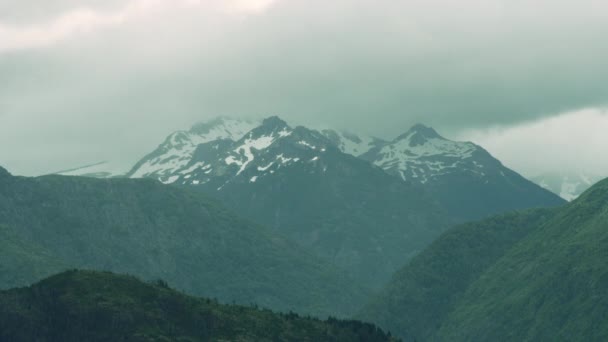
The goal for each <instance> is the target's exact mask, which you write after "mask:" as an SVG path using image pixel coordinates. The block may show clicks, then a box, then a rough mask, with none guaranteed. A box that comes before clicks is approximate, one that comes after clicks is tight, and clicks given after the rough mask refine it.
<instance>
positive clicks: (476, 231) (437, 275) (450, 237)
mask: <svg viewBox="0 0 608 342" xmlns="http://www.w3.org/2000/svg"><path fill="white" fill-rule="evenodd" d="M554 212H555V209H534V210H529V211H525V212H517V213H510V214H504V215H500V216H496V217H493V218H489V219H486V220H483V221H480V222H474V223H468V224H464V225H462V226H459V227H456V228H453V229H451V230H450V231H448V232H447V233H445V234H443V235H442V236H441V237H440V238H439V239H437V240H436V241H435V242H433V243H432V244H431V245H430V246H429V247H428V248H427V249H426V250H424V251H423V252H422V253H421V254H419V255H418V256H416V257H415V258H414V259H413V260H412V261H411V262H410V263H409V264H408V265H407V266H406V267H404V268H402V269H401V270H400V271H399V272H397V273H396V274H395V276H393V279H392V280H391V282H390V283H389V285H388V286H387V287H386V288H385V289H384V290H383V292H382V293H381V294H380V295H378V296H377V297H376V298H375V299H374V300H373V301H372V302H371V303H369V304H368V305H367V306H366V308H364V310H363V311H362V312H361V314H360V315H359V317H360V318H362V319H367V320H372V321H374V322H376V323H377V324H379V325H381V326H382V327H384V328H386V329H389V330H390V331H392V332H395V333H396V334H398V335H399V336H403V337H406V338H407V339H408V340H409V339H411V340H418V341H426V340H428V339H430V338H431V337H432V336H433V334H434V333H435V332H436V330H437V328H438V327H439V326H440V325H441V323H442V321H443V320H444V319H445V317H446V316H447V314H448V313H449V311H450V310H451V309H452V308H453V306H454V305H456V303H457V302H458V299H459V298H460V297H461V296H462V294H463V293H464V291H466V289H467V287H468V286H469V285H470V283H471V282H472V281H474V280H475V279H477V278H478V277H479V276H480V274H481V273H483V272H484V271H485V270H486V269H487V268H488V267H490V266H491V265H492V264H493V263H495V262H496V260H497V259H498V258H500V257H501V256H502V255H503V254H504V253H505V251H506V250H508V249H509V248H510V247H512V246H513V245H514V244H515V243H516V242H517V241H519V240H520V239H522V238H523V237H525V236H526V235H527V234H528V233H529V232H530V231H532V230H533V229H535V227H537V225H539V224H542V223H543V222H545V221H547V220H548V219H549V218H550V217H551V216H552V215H553V213H554Z"/></svg>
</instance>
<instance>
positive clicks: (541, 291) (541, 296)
mask: <svg viewBox="0 0 608 342" xmlns="http://www.w3.org/2000/svg"><path fill="white" fill-rule="evenodd" d="M607 322H608V180H604V181H602V182H600V183H599V184H597V185H596V186H594V187H592V188H591V189H590V190H588V191H587V192H585V193H584V194H583V195H582V196H581V198H579V199H578V200H576V201H575V202H573V203H572V204H570V205H568V206H566V207H565V208H564V209H562V210H561V211H560V212H559V213H558V214H557V215H556V216H555V217H554V218H553V219H551V220H550V221H549V222H547V223H546V224H544V225H542V226H540V227H539V228H538V229H536V230H535V231H534V232H532V233H531V234H530V235H529V236H528V237H527V238H526V239H524V240H522V241H521V242H520V243H518V244H516V245H515V246H514V247H513V248H512V249H511V250H509V251H508V252H507V253H506V254H505V256H503V257H502V258H501V259H500V260H499V261H498V262H497V263H496V264H495V265H493V266H492V267H491V268H490V269H489V270H488V271H487V272H485V273H484V275H483V276H482V277H480V278H479V279H477V280H476V281H475V282H474V283H473V284H472V285H471V286H470V287H469V289H468V290H467V292H466V293H465V295H464V296H463V298H462V301H461V304H459V305H458V306H457V307H456V309H455V310H453V312H452V313H450V315H449V316H448V318H447V319H446V321H445V323H444V324H443V325H442V327H441V330H440V331H439V332H438V334H437V336H438V338H439V339H441V340H445V339H450V340H452V341H471V340H497V339H502V340H511V341H606V340H608V324H607Z"/></svg>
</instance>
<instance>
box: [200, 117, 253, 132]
mask: <svg viewBox="0 0 608 342" xmlns="http://www.w3.org/2000/svg"><path fill="white" fill-rule="evenodd" d="M243 123H246V124H251V123H252V121H250V120H244V119H234V118H231V117H227V116H218V117H215V118H213V119H211V120H209V121H201V122H199V123H196V124H194V125H193V126H192V127H191V128H190V131H189V133H192V134H198V135H206V134H209V133H211V132H212V131H213V130H214V129H217V128H218V127H221V126H235V125H238V124H243Z"/></svg>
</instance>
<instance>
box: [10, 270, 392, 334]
mask: <svg viewBox="0 0 608 342" xmlns="http://www.w3.org/2000/svg"><path fill="white" fill-rule="evenodd" d="M392 340H393V339H392V338H390V337H389V336H387V335H386V334H385V333H383V332H382V331H380V330H379V329H377V328H376V327H375V326H373V325H370V324H365V323H360V322H356V321H339V320H335V319H330V320H327V321H320V320H317V319H311V318H303V317H299V316H298V315H297V314H286V315H281V314H275V313H273V312H271V311H269V310H258V309H254V308H250V307H242V306H235V305H220V304H218V303H217V302H215V301H212V300H209V299H198V298H193V297H188V296H186V295H183V294H181V293H179V292H176V291H174V290H171V289H169V288H168V287H167V286H166V285H165V284H164V283H162V282H157V283H155V284H147V283H143V282H141V281H139V280H137V279H135V278H133V277H130V276H120V275H114V274H111V273H99V272H90V271H69V272H66V273H62V274H59V275H56V276H53V277H51V278H48V279H45V280H44V281H42V282H40V283H38V284H35V285H33V286H32V287H29V288H21V289H15V290H10V291H5V292H0V341H11V342H21V341H24V342H25V341H28V342H29V341H40V342H55V341H56V342H71V341H78V342H80V341H91V342H94V341H141V342H143V341H311V342H313V341H314V342H317V341H344V342H347V341H348V342H350V341H361V342H374V341H392Z"/></svg>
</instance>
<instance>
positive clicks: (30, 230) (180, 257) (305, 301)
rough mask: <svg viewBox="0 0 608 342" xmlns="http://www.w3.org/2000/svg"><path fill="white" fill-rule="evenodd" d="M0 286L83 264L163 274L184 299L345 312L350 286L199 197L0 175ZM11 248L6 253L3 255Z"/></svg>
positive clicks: (322, 264) (141, 186)
mask: <svg viewBox="0 0 608 342" xmlns="http://www.w3.org/2000/svg"><path fill="white" fill-rule="evenodd" d="M0 227H2V230H1V231H0V232H1V233H2V236H3V237H4V238H5V239H4V240H3V241H2V243H1V245H2V247H4V248H3V250H2V252H0V255H2V258H1V259H0V269H3V270H5V269H6V270H9V271H10V272H11V274H13V272H14V271H15V269H16V268H21V273H19V276H15V277H13V276H8V277H7V276H5V275H2V276H0V279H2V280H4V281H6V282H5V283H2V284H0V287H2V288H7V287H12V286H16V285H26V284H28V283H30V282H31V281H34V280H37V279H39V277H40V276H48V275H49V273H53V272H56V271H58V269H57V268H62V269H63V267H64V266H65V267H70V268H87V269H100V270H111V271H116V272H121V273H130V274H134V275H137V276H140V277H143V278H145V279H151V278H163V279H166V280H168V281H170V282H171V283H172V284H175V286H177V287H178V288H179V289H181V290H184V291H186V292H188V293H192V294H196V295H203V296H208V297H217V298H219V299H220V300H222V301H227V302H231V301H236V302H238V303H245V304H249V303H252V302H255V303H258V304H259V305H263V306H265V307H270V308H273V309H277V310H284V311H287V310H296V309H297V310H298V312H303V313H313V314H317V315H325V314H335V315H345V314H347V313H350V312H352V310H354V308H355V307H356V306H357V303H358V302H360V301H361V300H362V298H363V297H364V296H365V292H364V291H361V290H359V287H358V285H357V284H355V283H354V282H353V281H352V280H350V279H349V278H348V277H347V276H346V275H345V274H344V273H343V272H341V271H339V270H337V269H335V268H333V267H332V266H330V265H329V263H328V262H327V261H325V260H321V259H318V258H317V257H315V256H313V255H312V254H311V253H309V252H307V251H305V250H303V249H301V248H300V247H298V246H297V245H295V244H294V243H292V242H289V241H287V240H285V239H283V238H281V237H279V236H277V235H276V234H274V233H272V232H271V231H269V230H268V229H266V228H263V227H260V226H257V225H254V224H252V223H250V222H249V221H245V220H242V219H239V218H237V217H236V216H235V215H234V214H233V213H231V212H229V211H227V210H225V209H224V208H223V207H222V206H220V205H218V204H217V203H215V202H213V201H211V200H209V199H207V198H206V196H204V195H203V194H201V193H200V192H195V191H190V190H189V189H180V188H177V187H168V186H164V185H162V184H160V183H158V182H157V181H153V180H130V179H93V178H83V177H64V176H44V177H38V178H24V177H13V176H11V175H10V174H9V173H8V172H6V170H4V169H0ZM11 251H12V252H11Z"/></svg>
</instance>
